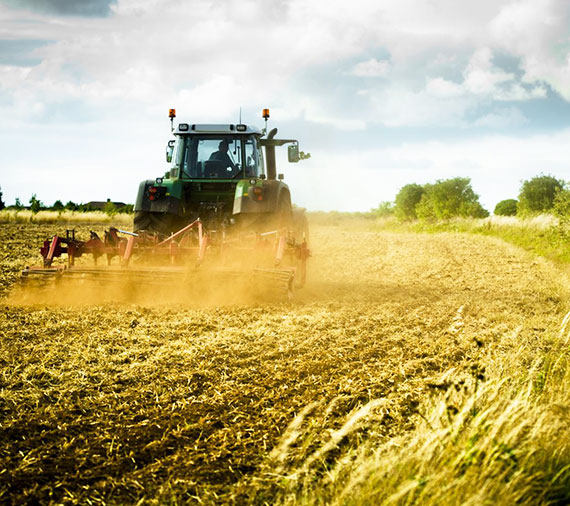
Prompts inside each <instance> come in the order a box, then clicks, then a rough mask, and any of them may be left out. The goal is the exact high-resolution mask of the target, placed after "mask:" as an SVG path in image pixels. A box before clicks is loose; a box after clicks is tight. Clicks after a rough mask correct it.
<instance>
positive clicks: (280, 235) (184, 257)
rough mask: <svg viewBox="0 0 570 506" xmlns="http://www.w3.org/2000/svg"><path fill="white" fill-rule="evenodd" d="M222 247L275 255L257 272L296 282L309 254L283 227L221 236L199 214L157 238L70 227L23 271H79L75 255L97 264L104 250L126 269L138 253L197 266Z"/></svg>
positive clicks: (25, 274) (245, 254)
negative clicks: (82, 234)
mask: <svg viewBox="0 0 570 506" xmlns="http://www.w3.org/2000/svg"><path fill="white" fill-rule="evenodd" d="M119 234H121V235H119ZM124 236H126V237H124ZM225 252H232V256H235V254H238V255H242V256H243V257H245V258H250V257H255V256H256V255H258V254H260V253H262V254H264V255H265V257H264V258H269V259H271V258H272V259H273V260H272V261H270V263H271V264H272V265H265V267H264V268H259V266H255V270H256V271H257V272H260V271H262V272H264V273H265V274H269V277H278V278H280V279H283V277H284V276H286V277H288V279H290V284H291V285H292V284H293V282H294V283H295V285H296V286H298V287H300V286H303V285H304V283H305V278H306V262H307V259H308V258H309V256H310V251H309V249H308V247H307V244H306V242H304V241H303V242H302V243H296V242H295V241H294V240H292V239H291V238H290V237H288V235H287V232H286V231H272V232H266V233H263V234H249V235H247V236H239V237H232V238H228V237H226V236H225V235H224V234H222V236H221V238H220V237H219V236H217V235H216V234H215V233H209V232H208V231H207V230H206V229H205V227H204V225H203V223H202V221H200V220H199V219H197V220H195V221H193V222H192V223H190V224H189V225H187V226H185V227H184V228H182V229H180V230H179V231H178V232H176V233H174V234H172V235H170V236H169V237H167V238H165V239H161V238H160V237H159V235H158V234H156V233H149V232H141V233H137V234H135V233H133V232H126V231H122V230H118V229H116V228H110V229H109V230H108V231H106V232H105V236H104V239H101V238H100V237H99V236H98V235H97V234H96V233H95V232H91V237H90V239H89V240H87V241H81V240H78V239H76V237H75V231H73V230H68V231H67V233H66V235H65V237H62V236H54V237H53V238H52V239H51V240H46V241H45V242H44V245H43V247H42V248H41V254H42V257H43V259H44V262H43V267H28V268H27V269H26V270H24V271H23V273H22V274H23V277H24V278H27V279H29V276H30V275H31V274H34V275H35V276H34V277H35V278H37V277H39V276H38V275H40V274H42V275H46V276H47V275H48V274H50V273H51V274H53V275H54V276H55V277H57V275H62V274H65V273H66V272H70V273H71V272H72V271H79V270H80V269H81V267H75V260H76V258H79V257H81V256H83V255H91V256H92V257H93V260H94V263H95V265H97V261H98V259H99V258H100V257H102V256H103V255H105V256H106V258H107V264H108V265H111V261H112V259H113V258H114V257H118V259H119V266H120V268H121V269H123V270H129V269H130V264H131V263H132V262H133V259H134V258H135V257H136V256H143V257H147V258H148V257H149V256H150V257H152V256H156V257H161V258H164V259H168V258H169V259H170V264H180V263H182V262H185V263H186V265H187V264H188V262H195V266H196V267H198V266H200V265H201V264H202V263H203V261H204V260H205V258H206V257H207V256H213V255H216V254H218V255H220V254H224V253H225ZM237 252H239V253H237ZM64 254H66V255H67V266H63V265H53V261H54V259H56V258H58V257H62V256H63V255H64Z"/></svg>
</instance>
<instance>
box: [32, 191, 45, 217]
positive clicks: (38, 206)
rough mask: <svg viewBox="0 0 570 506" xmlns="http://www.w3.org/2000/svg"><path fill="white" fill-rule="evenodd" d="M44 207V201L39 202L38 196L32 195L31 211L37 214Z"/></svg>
mask: <svg viewBox="0 0 570 506" xmlns="http://www.w3.org/2000/svg"><path fill="white" fill-rule="evenodd" d="M43 207H44V205H43V203H42V201H41V200H38V198H37V197H36V194H35V193H34V194H33V195H32V198H31V199H30V209H31V210H32V213H33V214H36V213H37V212H38V211H39V210H40V209H42V208H43Z"/></svg>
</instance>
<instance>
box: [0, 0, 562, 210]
mask: <svg viewBox="0 0 570 506" xmlns="http://www.w3.org/2000/svg"><path fill="white" fill-rule="evenodd" d="M266 107H268V108H270V110H271V119H270V121H269V126H270V127H271V128H273V127H277V128H278V129H279V136H283V137H287V138H297V139H299V142H300V146H301V149H302V150H304V151H308V152H310V153H311V158H310V159H309V160H305V161H303V162H301V163H299V164H288V163H287V160H286V153H285V150H283V153H280V155H279V158H278V163H279V167H278V171H279V172H282V173H283V174H284V175H285V182H287V183H288V184H289V186H290V187H291V190H292V194H293V201H294V202H296V203H297V204H298V205H302V206H304V207H306V208H308V209H310V210H339V211H367V210H369V209H371V208H373V207H376V206H378V204H379V203H380V202H382V201H393V200H394V197H395V195H396V194H397V192H398V191H399V189H400V188H401V187H402V186H404V185H406V184H409V183H420V184H423V183H428V182H434V181H436V180H438V179H446V178H450V177H469V178H471V182H472V186H473V189H474V190H475V192H476V193H478V194H479V195H480V200H481V203H482V204H483V206H484V207H486V208H487V209H488V210H490V211H492V210H493V209H494V206H495V204H496V203H497V202H498V201H500V200H503V199H507V198H516V197H517V195H518V193H519V190H520V186H521V181H523V180H527V179H530V178H532V177H534V176H536V175H540V174H551V175H553V176H555V177H558V178H560V179H564V180H570V160H569V159H570V157H569V154H570V150H569V146H570V1H568V0H479V1H478V2H473V1H471V0H374V1H368V0H352V1H350V2H347V1H346V0H342V1H341V0H326V1H325V0H217V1H214V0H81V1H75V0H0V187H1V189H2V193H3V200H4V201H5V202H6V203H8V204H11V203H13V202H14V200H15V198H16V197H18V198H19V199H20V200H21V201H22V202H28V200H29V199H30V197H31V195H32V194H36V195H37V197H38V198H39V199H40V200H42V201H43V202H44V203H47V204H52V203H53V202H54V201H55V200H57V199H60V200H62V201H63V202H67V201H68V200H73V201H75V202H87V201H91V200H106V199H107V198H110V199H111V200H113V201H122V202H131V203H132V202H134V200H135V197H136V191H137V188H138V183H139V182H140V181H142V180H144V179H151V178H154V177H158V176H161V175H162V174H164V172H165V171H166V170H167V169H168V166H167V164H166V160H165V156H164V152H165V146H166V144H167V142H168V140H169V139H170V138H171V135H170V122H169V120H168V109H169V108H175V109H176V111H177V121H180V122H188V123H237V122H238V119H239V112H240V108H241V111H242V120H243V122H244V123H248V124H252V125H256V126H258V127H262V126H263V120H262V118H261V110H262V109H263V108H266Z"/></svg>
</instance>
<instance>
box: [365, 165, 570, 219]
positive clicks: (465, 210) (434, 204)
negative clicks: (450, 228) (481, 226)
mask: <svg viewBox="0 0 570 506" xmlns="http://www.w3.org/2000/svg"><path fill="white" fill-rule="evenodd" d="M372 212H373V213H374V214H376V215H377V216H392V215H393V216H395V217H396V218H397V219H399V220H400V221H411V220H417V219H419V220H424V221H436V220H447V219H450V218H456V217H464V218H467V217H472V218H485V217H487V216H489V211H487V210H486V209H485V208H483V206H482V205H481V204H480V202H479V195H477V194H476V193H475V192H474V191H473V188H472V187H471V180H470V178H467V177H456V178H451V179H439V180H437V181H436V182H435V183H427V184H423V185H421V184H417V183H411V184H407V185H405V186H403V187H402V188H400V190H399V192H398V194H397V195H396V198H395V200H394V202H382V203H381V204H380V205H379V206H378V207H377V208H375V209H372ZM541 213H553V214H555V215H557V216H560V217H568V216H570V188H569V187H568V185H567V183H566V182H565V181H563V180H561V179H557V178H555V177H554V176H550V175H544V174H541V175H539V176H536V177H533V178H531V179H529V180H527V181H523V182H522V184H521V188H520V191H519V195H518V199H505V200H501V201H500V202H499V203H498V204H497V205H496V206H495V209H494V211H493V214H495V215H498V216H523V217H524V216H531V215H535V214H541Z"/></svg>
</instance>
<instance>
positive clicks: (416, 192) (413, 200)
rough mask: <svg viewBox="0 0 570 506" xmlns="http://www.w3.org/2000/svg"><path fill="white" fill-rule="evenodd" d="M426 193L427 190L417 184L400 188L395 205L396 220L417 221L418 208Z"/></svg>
mask: <svg viewBox="0 0 570 506" xmlns="http://www.w3.org/2000/svg"><path fill="white" fill-rule="evenodd" d="M424 193H425V188H424V187H423V186H422V185H419V184H416V183H412V184H407V185H406V186H403V187H402V188H400V191H399V192H398V194H397V195H396V201H395V204H394V214H395V215H396V218H398V219H399V220H402V221H406V220H415V219H416V218H417V217H418V215H417V213H416V206H417V205H418V204H419V202H420V200H421V199H422V195H423V194H424Z"/></svg>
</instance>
